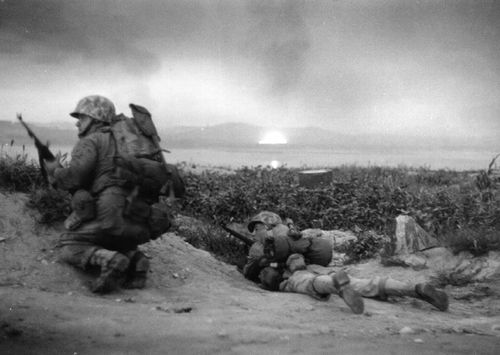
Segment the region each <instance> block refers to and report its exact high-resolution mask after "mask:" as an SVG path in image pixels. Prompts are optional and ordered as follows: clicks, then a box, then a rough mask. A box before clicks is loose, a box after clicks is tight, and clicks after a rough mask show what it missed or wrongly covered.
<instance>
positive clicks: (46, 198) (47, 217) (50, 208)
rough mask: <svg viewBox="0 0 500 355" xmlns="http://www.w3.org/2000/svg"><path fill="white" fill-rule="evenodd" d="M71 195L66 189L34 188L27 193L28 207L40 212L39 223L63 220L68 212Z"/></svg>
mask: <svg viewBox="0 0 500 355" xmlns="http://www.w3.org/2000/svg"><path fill="white" fill-rule="evenodd" d="M70 201H71V196H70V195H69V193H67V192H66V191H62V190H56V189H47V188H35V189H33V190H31V192H30V194H29V200H28V207H30V208H33V209H35V210H37V211H38V212H40V219H39V220H38V222H39V223H43V224H50V223H54V222H60V221H63V220H64V219H65V218H66V217H67V216H68V215H69V213H70Z"/></svg>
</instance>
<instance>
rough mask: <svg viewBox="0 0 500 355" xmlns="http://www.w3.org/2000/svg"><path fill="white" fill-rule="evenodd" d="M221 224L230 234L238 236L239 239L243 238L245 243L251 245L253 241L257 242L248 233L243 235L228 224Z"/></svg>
mask: <svg viewBox="0 0 500 355" xmlns="http://www.w3.org/2000/svg"><path fill="white" fill-rule="evenodd" d="M220 226H221V228H222V229H224V230H225V231H226V232H228V233H229V234H231V235H232V236H233V237H236V238H238V239H239V240H241V241H242V242H243V243H245V244H246V245H248V246H251V245H252V244H253V243H255V241H254V240H253V239H252V238H249V237H247V236H246V235H243V234H241V233H239V232H237V231H235V230H234V229H231V228H229V227H228V226H226V225H224V224H222V223H221V224H220Z"/></svg>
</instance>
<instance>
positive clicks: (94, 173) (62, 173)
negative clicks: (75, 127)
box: [54, 127, 125, 195]
mask: <svg viewBox="0 0 500 355" xmlns="http://www.w3.org/2000/svg"><path fill="white" fill-rule="evenodd" d="M91 129H92V128H91ZM115 156H116V145H115V144H114V141H113V138H112V136H111V129H110V128H109V127H101V128H97V130H95V131H94V132H91V133H89V134H87V135H86V136H85V137H82V138H80V140H79V141H78V143H77V144H76V145H75V147H74V148H73V151H72V152H71V162H70V166H69V167H68V168H63V169H57V170H56V171H55V172H54V178H55V182H56V186H57V187H59V188H62V189H64V190H69V191H70V192H73V191H76V190H78V189H85V190H88V191H90V192H91V194H93V195H95V194H98V193H99V192H101V191H102V190H104V189H105V188H106V187H109V186H123V185H125V181H123V180H120V179H118V178H117V177H116V174H115V165H114V162H113V158H114V157H115Z"/></svg>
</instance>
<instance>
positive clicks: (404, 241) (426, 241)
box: [394, 215, 439, 255]
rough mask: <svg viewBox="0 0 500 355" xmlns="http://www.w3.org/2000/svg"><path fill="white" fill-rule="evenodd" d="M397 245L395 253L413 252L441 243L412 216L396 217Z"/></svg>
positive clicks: (405, 253)
mask: <svg viewBox="0 0 500 355" xmlns="http://www.w3.org/2000/svg"><path fill="white" fill-rule="evenodd" d="M395 237H396V245H395V249H394V255H407V254H413V253H416V252H419V251H422V250H425V249H429V248H433V247H437V246H438V245H439V243H438V241H437V239H436V238H434V237H432V236H431V235H430V234H429V233H427V232H426V231H425V230H423V229H422V227H420V226H419V225H418V224H417V222H416V221H415V219H413V218H412V217H410V216H403V215H400V216H398V217H397V218H396V233H395Z"/></svg>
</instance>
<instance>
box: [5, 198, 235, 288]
mask: <svg viewBox="0 0 500 355" xmlns="http://www.w3.org/2000/svg"><path fill="white" fill-rule="evenodd" d="M27 199H28V198H27V196H26V195H24V194H0V211H1V212H0V236H1V241H0V243H1V247H2V248H1V252H0V253H1V254H0V285H4V286H6V285H19V286H24V287H28V288H38V289H41V290H44V291H50V292H68V290H70V291H73V292H75V291H77V292H82V293H84V294H88V291H86V290H87V284H88V282H89V281H90V276H89V275H86V274H85V273H83V272H78V271H77V270H75V269H74V268H72V267H70V266H68V265H66V264H64V263H62V262H60V261H59V260H58V253H57V241H58V237H59V235H60V233H61V232H62V230H63V226H62V224H57V225H53V226H50V227H47V226H43V225H40V224H38V223H36V221H37V219H38V217H39V216H38V214H37V213H36V212H35V211H34V210H31V209H29V208H27V207H26V201H27ZM140 248H141V250H143V251H144V252H145V253H146V255H148V256H149V257H150V258H151V260H152V265H151V271H150V275H149V280H148V287H149V288H153V289H157V290H162V289H165V288H175V287H179V286H182V285H189V284H191V283H193V282H195V283H200V282H201V283H205V282H206V280H208V279H210V280H211V282H212V283H216V282H223V280H225V281H228V280H229V282H232V283H234V282H238V280H240V279H241V277H240V275H239V273H238V272H237V271H236V268H235V267H233V266H230V265H227V264H225V263H222V262H220V261H218V260H217V259H215V258H214V257H213V256H212V255H211V254H210V253H208V252H206V251H203V250H200V249H196V248H194V247H193V246H191V245H190V244H188V243H186V242H185V241H183V240H182V239H181V238H180V237H179V236H177V235H175V234H173V233H167V234H165V235H163V236H162V237H161V238H159V239H157V240H155V241H152V242H150V243H147V244H145V245H143V246H141V247H140ZM240 282H242V281H241V280H240Z"/></svg>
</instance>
